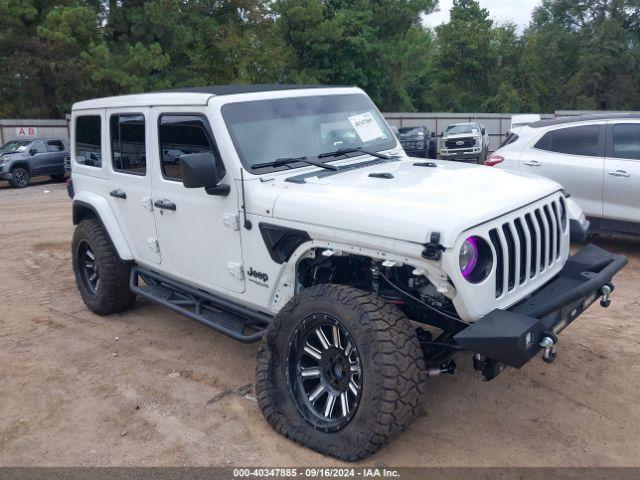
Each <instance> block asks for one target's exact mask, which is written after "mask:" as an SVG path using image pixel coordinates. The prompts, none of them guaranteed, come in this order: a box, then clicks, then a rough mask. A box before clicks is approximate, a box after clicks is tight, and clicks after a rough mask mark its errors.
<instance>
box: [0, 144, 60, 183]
mask: <svg viewBox="0 0 640 480" xmlns="http://www.w3.org/2000/svg"><path fill="white" fill-rule="evenodd" d="M68 154H69V149H68V147H67V142H66V141H65V140H60V139H54V138H51V139H48V138H44V139H38V140H11V141H9V142H7V143H5V144H4V145H3V146H2V147H0V179H4V180H8V181H9V184H11V186H12V187H15V188H24V187H26V186H27V185H29V183H30V182H31V178H32V177H35V176H39V175H49V176H50V177H51V178H52V179H53V180H58V181H61V180H64V176H65V168H64V158H65V156H67V155H68Z"/></svg>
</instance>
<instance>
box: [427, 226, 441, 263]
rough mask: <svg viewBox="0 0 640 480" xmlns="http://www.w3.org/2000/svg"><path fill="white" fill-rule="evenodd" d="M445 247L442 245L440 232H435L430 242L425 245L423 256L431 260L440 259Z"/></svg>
mask: <svg viewBox="0 0 640 480" xmlns="http://www.w3.org/2000/svg"><path fill="white" fill-rule="evenodd" d="M443 250H444V247H443V246H442V245H440V233H438V232H433V233H432V234H431V238H430V241H429V243H427V244H426V245H425V246H424V250H423V252H422V256H423V257H424V258H427V259H429V260H440V258H441V257H442V251H443Z"/></svg>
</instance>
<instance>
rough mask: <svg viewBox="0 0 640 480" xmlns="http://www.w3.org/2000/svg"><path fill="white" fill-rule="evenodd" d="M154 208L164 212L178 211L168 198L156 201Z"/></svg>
mask: <svg viewBox="0 0 640 480" xmlns="http://www.w3.org/2000/svg"><path fill="white" fill-rule="evenodd" d="M153 206H154V207H157V208H161V209H163V210H174V211H175V209H176V204H175V203H173V202H172V201H171V200H167V199H166V198H163V199H162V200H156V201H155V202H153Z"/></svg>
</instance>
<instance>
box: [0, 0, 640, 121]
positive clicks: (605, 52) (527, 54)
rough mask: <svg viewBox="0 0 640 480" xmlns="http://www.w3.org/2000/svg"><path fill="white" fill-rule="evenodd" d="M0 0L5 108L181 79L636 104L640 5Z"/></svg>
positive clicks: (392, 94)
mask: <svg viewBox="0 0 640 480" xmlns="http://www.w3.org/2000/svg"><path fill="white" fill-rule="evenodd" d="M436 7H437V0H57V1H54V0H0V64H1V65H2V67H3V68H2V72H3V73H2V75H0V117H62V116H64V114H65V113H68V111H69V109H70V106H71V104H72V103H73V102H75V101H78V100H81V99H85V98H91V97H97V96H106V95H118V94H124V93H130V92H142V91H151V90H158V89H165V88H173V87H178V86H194V85H207V84H229V83H271V82H296V83H326V84H340V85H357V86H359V87H361V88H362V89H364V90H365V91H366V92H367V93H369V95H371V97H372V98H373V99H374V101H376V103H377V104H378V105H379V106H380V108H381V109H382V110H384V111H412V110H423V111H465V112H466V111H487V112H520V111H522V112H549V111H553V110H555V109H574V108H575V109H638V108H640V20H639V19H640V0H543V1H542V4H541V5H540V6H539V7H538V8H537V9H536V10H535V11H534V14H533V16H532V19H531V23H530V25H529V27H528V28H527V29H526V30H525V31H524V33H522V34H518V33H517V30H516V27H515V26H514V25H511V24H504V25H501V24H496V23H495V22H494V21H493V20H492V19H491V17H490V14H489V12H488V11H487V10H486V9H484V8H482V7H481V5H480V4H479V3H478V1H477V0H454V4H453V7H452V8H451V12H450V14H451V15H450V21H449V22H447V23H445V24H443V25H440V26H438V27H436V28H435V29H433V30H431V29H428V28H426V27H424V25H423V17H424V15H426V14H429V13H431V12H432V11H433V10H434V9H435V8H436Z"/></svg>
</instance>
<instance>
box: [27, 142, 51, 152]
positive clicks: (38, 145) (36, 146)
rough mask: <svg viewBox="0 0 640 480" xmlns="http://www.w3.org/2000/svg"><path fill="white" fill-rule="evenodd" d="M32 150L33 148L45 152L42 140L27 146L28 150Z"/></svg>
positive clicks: (45, 148)
mask: <svg viewBox="0 0 640 480" xmlns="http://www.w3.org/2000/svg"><path fill="white" fill-rule="evenodd" d="M33 150H35V151H36V153H46V152H47V147H45V145H44V142H42V141H37V142H33V145H31V148H29V152H31V151H33Z"/></svg>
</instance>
